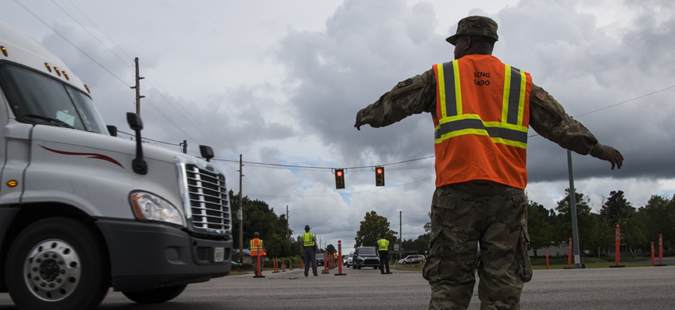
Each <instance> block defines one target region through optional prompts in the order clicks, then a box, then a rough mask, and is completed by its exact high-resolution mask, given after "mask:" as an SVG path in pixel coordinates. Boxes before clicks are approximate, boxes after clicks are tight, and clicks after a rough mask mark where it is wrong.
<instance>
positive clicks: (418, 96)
mask: <svg viewBox="0 0 675 310" xmlns="http://www.w3.org/2000/svg"><path fill="white" fill-rule="evenodd" d="M435 106H436V78H435V77H434V71H433V69H432V70H429V71H427V72H424V73H423V74H422V75H416V76H414V77H412V78H409V79H407V80H405V81H402V82H400V83H398V84H396V86H394V88H392V89H391V90H390V91H388V92H386V93H385V94H384V95H382V96H381V97H380V99H378V100H377V101H376V102H375V103H373V104H370V105H368V106H367V107H365V108H363V109H361V110H360V111H359V112H358V113H357V114H356V123H354V127H356V129H358V130H361V126H363V125H370V126H371V127H374V128H378V127H384V126H388V125H391V124H393V123H396V122H398V121H400V120H402V119H404V118H406V117H408V116H410V115H413V114H419V113H422V112H432V113H433V111H434V110H435Z"/></svg>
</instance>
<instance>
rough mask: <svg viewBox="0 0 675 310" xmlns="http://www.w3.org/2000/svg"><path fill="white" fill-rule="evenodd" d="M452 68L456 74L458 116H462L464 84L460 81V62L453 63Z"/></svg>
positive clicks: (454, 61)
mask: <svg viewBox="0 0 675 310" xmlns="http://www.w3.org/2000/svg"><path fill="white" fill-rule="evenodd" d="M452 68H453V69H454V70H453V71H454V74H455V103H456V104H457V115H462V84H461V83H460V80H459V62H457V60H453V61H452Z"/></svg>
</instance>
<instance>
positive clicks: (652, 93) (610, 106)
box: [527, 85, 675, 138]
mask: <svg viewBox="0 0 675 310" xmlns="http://www.w3.org/2000/svg"><path fill="white" fill-rule="evenodd" d="M673 88H675V85H673V86H668V87H666V88H663V89H659V90H657V91H653V92H651V93H648V94H645V95H642V96H637V97H635V98H633V99H628V100H626V101H622V102H619V103H616V104H612V105H608V106H606V107H604V108H600V109H597V110H593V111H590V112H587V113H584V114H579V115H577V116H574V117H573V118H579V117H582V116H586V115H589V114H593V113H595V112H600V111H602V110H607V109H609V108H613V107H616V106H618V105H622V104H624V103H628V102H631V101H635V100H638V99H642V98H645V97H649V96H651V95H654V94H658V93H660V92H664V91H666V90H669V89H673ZM536 136H539V134H533V135H531V136H527V137H528V138H532V137H536Z"/></svg>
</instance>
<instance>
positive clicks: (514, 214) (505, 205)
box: [354, 16, 623, 309]
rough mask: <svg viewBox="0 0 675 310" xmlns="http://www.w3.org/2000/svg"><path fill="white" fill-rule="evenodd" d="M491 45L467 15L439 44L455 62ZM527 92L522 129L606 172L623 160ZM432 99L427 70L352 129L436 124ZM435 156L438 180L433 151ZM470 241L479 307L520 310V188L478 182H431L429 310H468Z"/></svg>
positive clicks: (523, 232)
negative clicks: (424, 118) (451, 51)
mask: <svg viewBox="0 0 675 310" xmlns="http://www.w3.org/2000/svg"><path fill="white" fill-rule="evenodd" d="M486 37H487V38H488V39H486ZM497 39H498V36H497V23H496V22H494V21H493V20H492V19H490V18H487V17H481V16H470V17H467V18H464V19H462V20H460V21H459V23H458V27H457V33H456V34H455V35H453V36H451V37H449V38H447V39H446V40H447V41H448V42H449V43H451V44H453V45H455V59H460V58H461V57H463V56H466V55H491V54H492V48H493V46H494V43H495V41H497ZM486 42H487V43H486ZM531 87H532V88H531V92H530V96H529V125H530V126H531V127H532V128H533V129H534V130H535V131H536V132H537V133H538V134H540V135H541V136H542V137H544V138H547V139H549V140H551V141H553V142H555V143H557V144H558V145H560V146H561V147H563V148H566V149H569V150H572V151H574V152H577V153H579V154H582V155H587V154H590V155H591V156H593V157H596V158H599V159H601V160H605V161H608V162H610V163H611V168H612V169H614V166H617V167H618V168H619V169H621V166H622V164H623V156H622V155H621V153H620V152H619V151H617V150H616V149H614V148H612V147H610V146H606V145H604V146H603V145H602V144H600V143H599V142H598V140H597V139H596V137H595V136H594V135H593V134H592V133H591V132H590V131H589V130H588V129H587V128H586V127H584V125H582V124H581V123H579V122H578V121H576V120H574V119H572V118H571V117H569V116H568V115H567V114H566V113H565V110H564V109H563V107H562V106H561V105H560V104H559V103H558V102H557V101H556V100H555V99H554V98H553V97H552V96H551V95H549V94H548V93H547V92H546V91H545V90H543V89H542V88H541V87H539V86H537V85H534V84H531ZM438 93H439V92H438V91H437V77H436V75H435V71H434V69H431V70H429V71H426V72H424V73H423V74H422V75H417V76H415V77H412V78H410V79H407V80H405V81H403V82H400V83H398V85H396V86H394V88H392V89H391V91H389V92H387V93H385V94H384V95H382V96H381V97H380V99H379V100H378V101H377V102H375V103H373V104H371V105H369V106H367V107H366V108H364V109H362V110H360V111H359V112H358V114H357V116H356V124H355V125H354V127H356V128H357V129H359V130H360V127H361V126H363V125H366V124H368V125H370V126H371V127H374V128H378V127H383V126H388V125H391V124H393V123H396V122H398V121H400V120H402V119H404V118H406V117H408V116H410V115H413V114H420V113H422V112H429V113H431V114H432V115H433V116H434V120H436V116H437V115H436V113H437V111H438V110H437V107H436V105H437V99H438V98H437V94H438ZM439 102H440V101H439ZM481 104H483V103H481ZM500 108H501V107H500ZM437 143H438V142H437ZM451 147H455V148H462V147H466V146H463V145H454V144H451ZM486 156H487V155H486ZM491 156H494V155H492V154H491ZM436 157H437V159H436V166H437V179H438V178H439V176H438V174H439V173H440V172H439V171H438V169H439V167H438V166H439V159H438V157H439V154H438V150H437V154H436ZM472 168H473V167H467V169H472ZM526 182H527V179H526V178H525V183H526ZM478 241H480V247H481V254H482V263H481V264H480V266H479V268H478V275H479V276H480V279H481V280H480V284H479V287H478V296H479V298H480V300H481V309H520V295H521V292H522V289H523V284H524V283H525V282H528V281H530V279H531V278H532V267H531V265H530V261H529V257H528V254H527V250H528V246H529V235H528V233H527V197H526V195H525V193H524V186H523V188H518V187H513V186H509V185H505V184H501V183H499V182H494V181H490V180H481V179H475V180H467V181H464V182H457V183H452V184H441V185H440V186H439V185H438V182H437V187H436V191H435V192H434V196H433V201H432V205H431V239H430V244H429V246H430V252H429V257H428V259H427V261H426V263H425V265H424V269H423V275H424V278H425V279H427V280H428V281H429V284H430V285H431V301H430V303H429V309H466V308H467V307H468V306H469V302H470V300H471V296H472V295H473V288H474V285H475V282H476V280H475V275H474V267H475V265H474V262H475V260H476V252H477V242H478Z"/></svg>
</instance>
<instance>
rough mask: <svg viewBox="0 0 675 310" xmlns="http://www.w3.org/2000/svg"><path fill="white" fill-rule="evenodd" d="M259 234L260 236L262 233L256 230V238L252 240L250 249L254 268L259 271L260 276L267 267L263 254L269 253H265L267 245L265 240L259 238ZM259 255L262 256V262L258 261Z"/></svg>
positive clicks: (254, 235)
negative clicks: (264, 243) (264, 242)
mask: <svg viewBox="0 0 675 310" xmlns="http://www.w3.org/2000/svg"><path fill="white" fill-rule="evenodd" d="M259 236H260V234H258V232H255V233H254V234H253V237H254V238H253V239H252V240H251V244H250V247H249V249H250V250H251V261H252V262H253V269H255V270H257V271H258V276H262V271H263V269H265V268H263V262H262V259H263V257H262V256H265V255H267V253H265V247H264V246H263V241H262V240H261V239H259V238H258V237H259ZM258 252H260V253H258ZM258 254H260V255H258ZM258 256H261V257H260V260H261V261H260V262H258ZM258 264H260V265H258Z"/></svg>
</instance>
